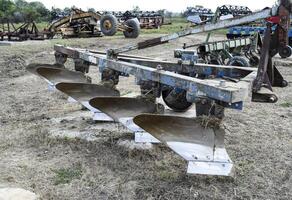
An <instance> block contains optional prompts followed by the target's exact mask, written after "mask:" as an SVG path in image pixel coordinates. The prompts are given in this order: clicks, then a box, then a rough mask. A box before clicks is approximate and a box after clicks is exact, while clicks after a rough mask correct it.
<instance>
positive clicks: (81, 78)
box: [36, 67, 89, 85]
mask: <svg viewBox="0 0 292 200" xmlns="http://www.w3.org/2000/svg"><path fill="white" fill-rule="evenodd" d="M36 73H37V74H39V75H40V76H41V77H43V78H44V79H46V80H47V81H49V82H50V83H52V84H53V85H56V84H57V83H61V82H64V83H67V82H69V83H72V82H73V83H88V82H89V80H88V79H87V77H86V76H85V75H84V74H82V73H80V72H74V71H70V70H67V69H61V68H51V67H39V68H37V69H36Z"/></svg>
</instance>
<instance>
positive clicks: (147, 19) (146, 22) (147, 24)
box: [106, 11, 171, 29]
mask: <svg viewBox="0 0 292 200" xmlns="http://www.w3.org/2000/svg"><path fill="white" fill-rule="evenodd" d="M106 13H110V14H112V15H114V16H115V17H117V19H118V21H119V22H125V21H127V20H129V19H134V18H137V19H138V21H139V22H140V27H141V28H142V29H157V28H160V27H161V26H162V25H168V24H171V22H167V21H166V19H165V16H164V14H163V13H160V12H155V11H126V12H106Z"/></svg>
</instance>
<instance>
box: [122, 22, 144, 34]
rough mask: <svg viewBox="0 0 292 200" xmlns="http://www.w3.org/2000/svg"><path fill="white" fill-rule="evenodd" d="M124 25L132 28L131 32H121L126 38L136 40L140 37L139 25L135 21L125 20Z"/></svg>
mask: <svg viewBox="0 0 292 200" xmlns="http://www.w3.org/2000/svg"><path fill="white" fill-rule="evenodd" d="M125 25H126V26H129V27H131V28H132V30H125V31H124V32H123V33H124V36H125V37H126V38H137V37H138V36H139V35H140V30H141V28H140V23H139V22H138V21H137V20H136V19H129V20H127V21H126V22H125Z"/></svg>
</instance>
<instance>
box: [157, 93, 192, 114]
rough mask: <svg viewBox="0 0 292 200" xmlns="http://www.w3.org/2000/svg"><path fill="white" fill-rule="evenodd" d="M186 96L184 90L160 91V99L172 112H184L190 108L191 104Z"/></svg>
mask: <svg viewBox="0 0 292 200" xmlns="http://www.w3.org/2000/svg"><path fill="white" fill-rule="evenodd" d="M186 94H187V92H186V91H184V90H177V89H175V88H168V89H166V90H163V91H162V99H163V101H164V102H165V104H166V105H167V106H168V107H170V108H171V109H173V110H174V111H176V112H184V111H187V110H188V109H189V108H190V107H191V106H192V103H190V102H188V101H187V98H186Z"/></svg>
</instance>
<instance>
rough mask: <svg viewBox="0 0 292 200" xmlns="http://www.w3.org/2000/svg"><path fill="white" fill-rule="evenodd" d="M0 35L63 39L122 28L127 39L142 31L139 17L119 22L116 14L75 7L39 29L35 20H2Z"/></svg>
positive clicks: (113, 31)
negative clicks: (59, 37) (20, 22)
mask: <svg viewBox="0 0 292 200" xmlns="http://www.w3.org/2000/svg"><path fill="white" fill-rule="evenodd" d="M1 28H2V29H0V38H1V39H2V40H4V39H7V40H18V41H23V40H28V39H31V40H36V39H52V38H54V37H55V36H61V37H62V38H72V37H98V36H102V34H103V35H107V36H113V35H115V34H116V33H117V32H118V31H122V32H123V34H124V36H125V37H126V38H136V37H138V36H139V34H140V25H139V21H138V20H137V19H129V20H125V21H124V22H122V23H120V22H118V20H117V18H116V17H115V16H113V15H101V14H100V13H95V12H84V11H82V10H80V9H72V11H71V13H70V15H67V16H62V17H60V18H59V19H56V20H54V21H53V22H52V23H51V24H50V25H49V26H48V27H47V28H45V29H44V30H41V31H40V30H39V29H38V28H37V26H36V24H35V22H34V21H29V22H26V23H24V24H22V25H20V26H18V27H16V25H15V24H13V23H10V22H9V21H3V22H2V26H1Z"/></svg>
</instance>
